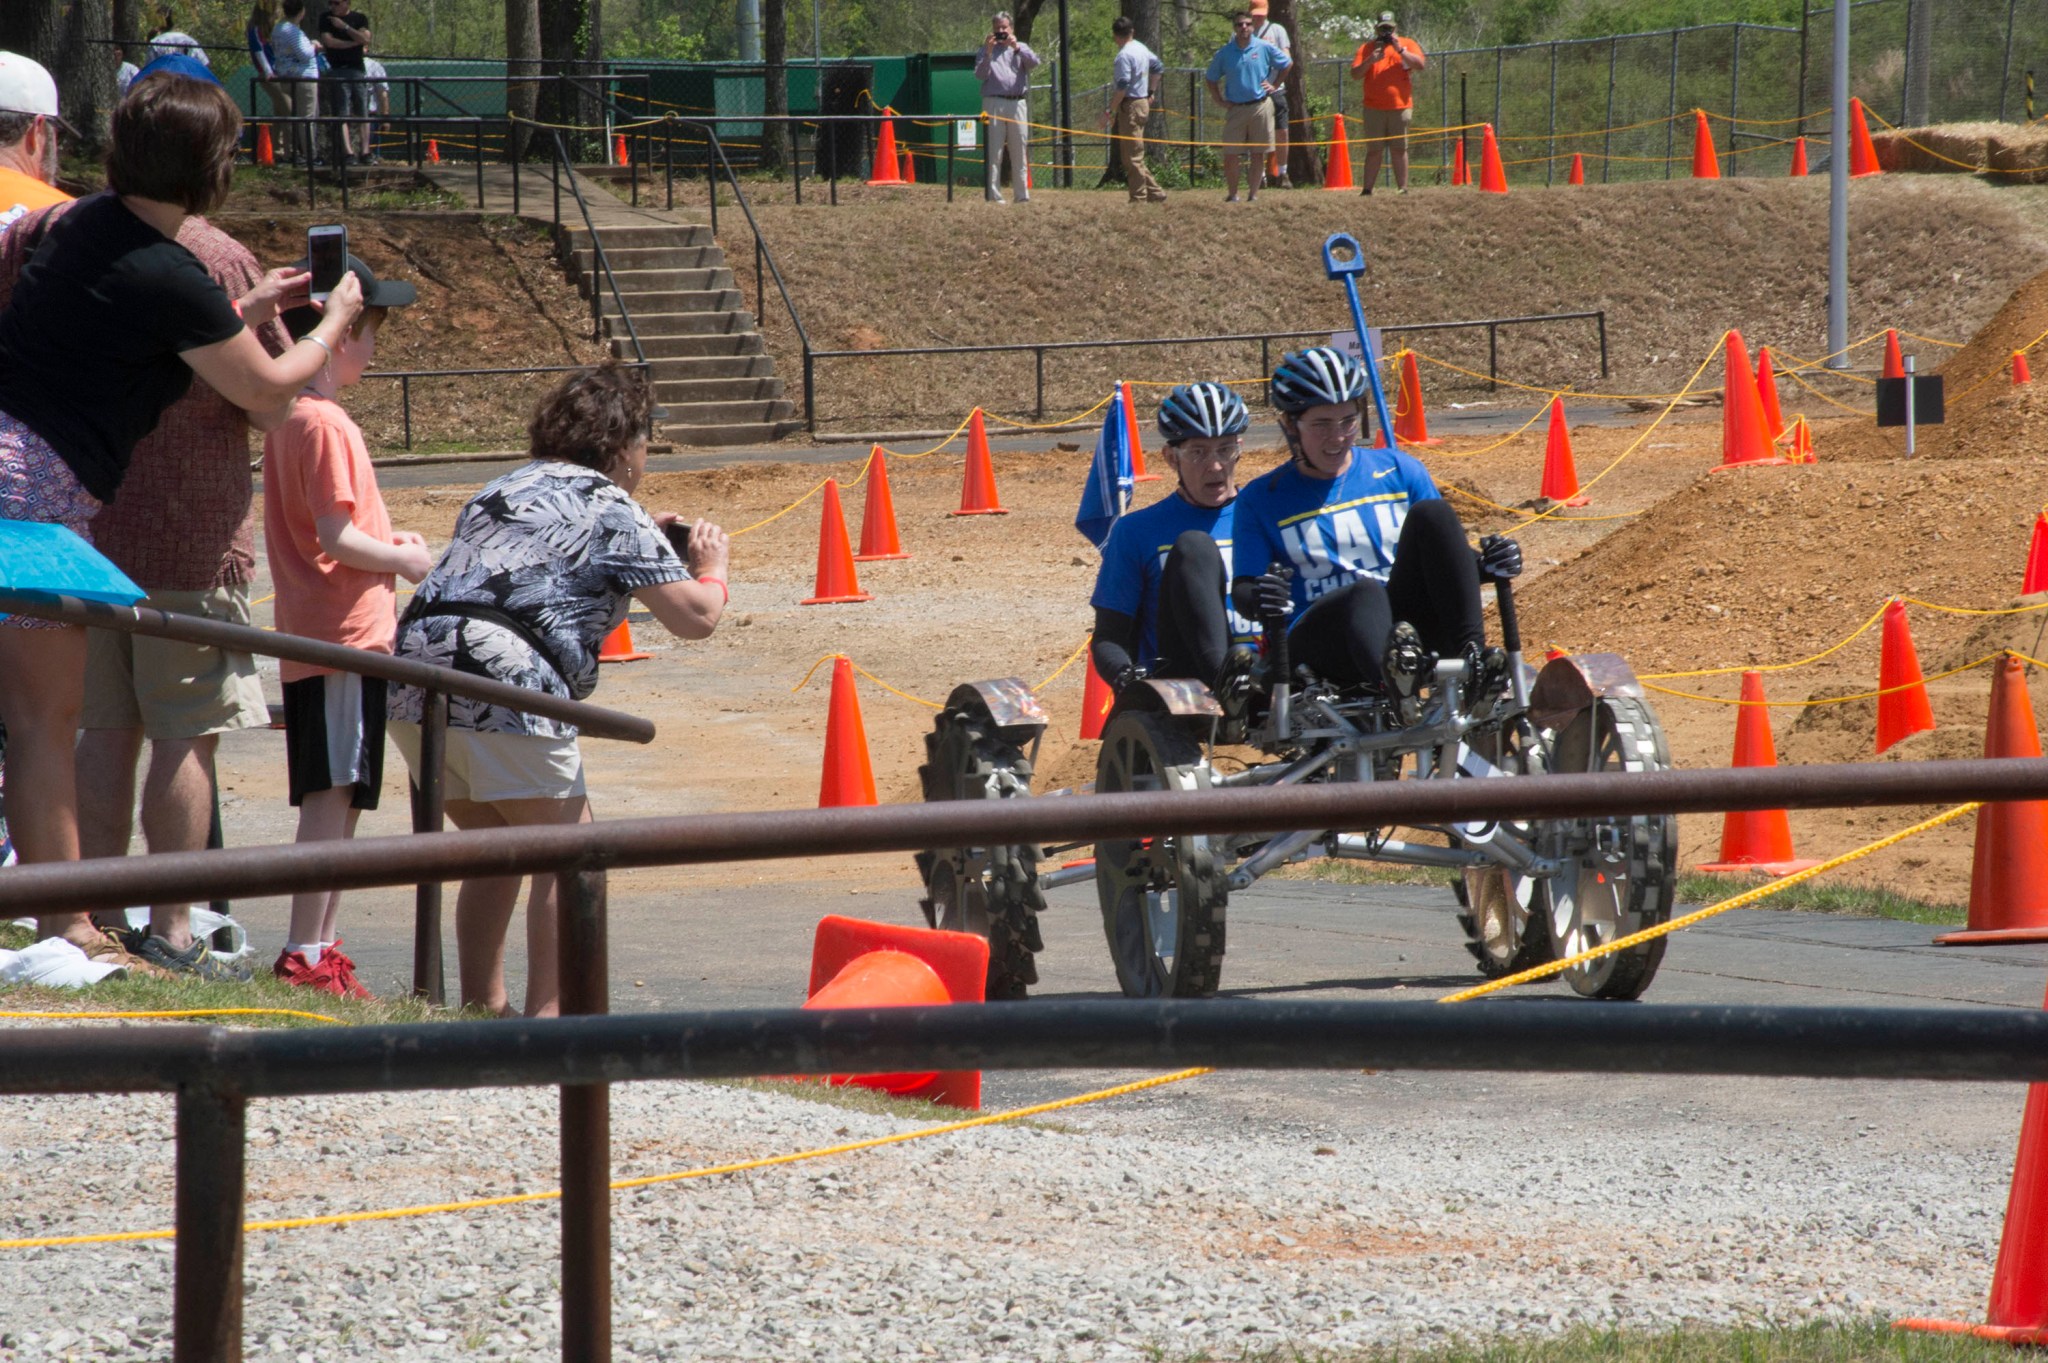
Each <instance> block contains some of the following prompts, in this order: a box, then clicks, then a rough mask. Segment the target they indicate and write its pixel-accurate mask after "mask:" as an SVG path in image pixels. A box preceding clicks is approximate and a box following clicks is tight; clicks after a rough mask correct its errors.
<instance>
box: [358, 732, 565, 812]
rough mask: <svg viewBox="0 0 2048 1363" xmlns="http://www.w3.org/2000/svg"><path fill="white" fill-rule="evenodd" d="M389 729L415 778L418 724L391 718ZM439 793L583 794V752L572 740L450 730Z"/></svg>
mask: <svg viewBox="0 0 2048 1363" xmlns="http://www.w3.org/2000/svg"><path fill="white" fill-rule="evenodd" d="M387 732H389V734H390V735H391V741H392V743H393V744H394V745H396V746H397V748H398V751H399V753H400V754H401V755H402V756H403V757H404V758H405V765H406V766H408V767H410V768H411V769H412V770H413V773H414V776H415V779H417V776H418V772H419V769H420V726H419V725H417V724H414V723H411V722H410V721H407V720H402V719H394V720H392V721H391V723H390V725H389V726H388V729H387ZM441 792H442V795H443V797H444V798H446V799H450V800H468V801H471V802H472V803H475V804H486V805H487V804H490V803H492V802H494V801H497V800H573V799H576V798H578V797H580V796H581V795H582V794H583V793H584V789H583V753H582V750H581V749H579V748H578V747H577V746H576V740H575V739H573V738H540V737H537V736H535V735H532V734H486V733H478V732H477V731H476V730H475V729H458V728H455V727H454V726H452V725H451V726H450V727H449V729H448V763H447V769H446V770H445V771H444V772H443V774H442V785H441Z"/></svg>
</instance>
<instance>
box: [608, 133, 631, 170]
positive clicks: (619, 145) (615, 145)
mask: <svg viewBox="0 0 2048 1363" xmlns="http://www.w3.org/2000/svg"><path fill="white" fill-rule="evenodd" d="M629 159H630V158H629V157H627V155H626V135H625V134H624V133H613V134H612V164H613V165H615V166H623V165H625V164H627V163H628V161H629Z"/></svg>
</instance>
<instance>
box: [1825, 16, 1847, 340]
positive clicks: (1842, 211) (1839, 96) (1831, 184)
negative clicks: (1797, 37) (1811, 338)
mask: <svg viewBox="0 0 2048 1363" xmlns="http://www.w3.org/2000/svg"><path fill="white" fill-rule="evenodd" d="M1833 22H1834V30H1835V31H1834V44H1835V50H1834V63H1833V66H1834V71H1833V76H1834V79H1833V85H1832V88H1831V89H1830V91H1829V94H1828V103H1829V107H1830V108H1831V109H1832V111H1833V112H1832V114H1831V115H1830V122H1831V123H1832V125H1833V127H1832V131H1831V132H1830V133H1829V136H1828V142H1829V151H1828V368H1830V369H1847V368H1848V367H1849V357H1848V355H1847V354H1845V353H1844V352H1845V351H1846V350H1847V348H1848V345H1849V0H1835V9H1834V20H1833Z"/></svg>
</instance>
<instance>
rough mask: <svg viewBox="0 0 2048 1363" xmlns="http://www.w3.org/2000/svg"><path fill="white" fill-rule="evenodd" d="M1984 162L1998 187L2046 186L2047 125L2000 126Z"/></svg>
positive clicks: (2047, 181) (2047, 167)
mask: <svg viewBox="0 0 2048 1363" xmlns="http://www.w3.org/2000/svg"><path fill="white" fill-rule="evenodd" d="M1985 159H1986V164H1987V165H1989V166H1990V169H1991V175H1992V178H1993V179H1995V180H1997V181H1998V182H1999V183H2000V184H2008V185H2048V126H2044V125H2038V124H2037V125H2035V126H2033V127H2027V128H2018V127H2014V126H2013V125H2011V124H2009V123H2008V124H2003V125H2000V127H1999V130H1998V131H1997V132H1996V133H1994V134H1993V135H1992V137H1991V139H1990V148H1989V153H1988V155H1987V156H1986V158H1985Z"/></svg>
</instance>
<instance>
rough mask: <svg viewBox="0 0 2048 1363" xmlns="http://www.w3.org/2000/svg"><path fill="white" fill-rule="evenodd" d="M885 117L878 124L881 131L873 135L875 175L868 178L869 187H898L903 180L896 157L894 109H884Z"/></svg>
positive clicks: (899, 162)
mask: <svg viewBox="0 0 2048 1363" xmlns="http://www.w3.org/2000/svg"><path fill="white" fill-rule="evenodd" d="M882 113H883V114H884V115H885V117H884V118H883V119H882V122H881V124H880V128H881V131H880V132H878V133H876V134H875V166H874V170H875V173H874V174H873V175H871V176H869V177H868V183H869V184H871V185H900V184H902V183H904V180H903V164H902V162H901V161H900V160H899V159H898V158H897V156H896V125H895V123H894V122H892V121H891V120H892V119H894V118H895V117H896V111H895V110H894V109H884V110H882Z"/></svg>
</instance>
